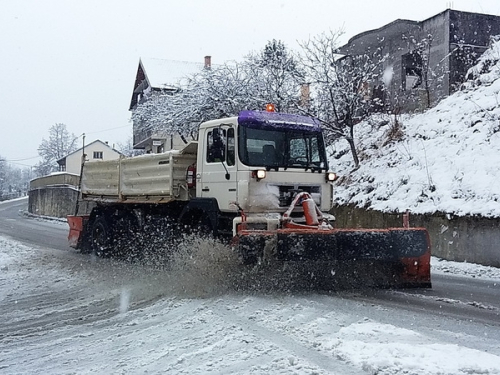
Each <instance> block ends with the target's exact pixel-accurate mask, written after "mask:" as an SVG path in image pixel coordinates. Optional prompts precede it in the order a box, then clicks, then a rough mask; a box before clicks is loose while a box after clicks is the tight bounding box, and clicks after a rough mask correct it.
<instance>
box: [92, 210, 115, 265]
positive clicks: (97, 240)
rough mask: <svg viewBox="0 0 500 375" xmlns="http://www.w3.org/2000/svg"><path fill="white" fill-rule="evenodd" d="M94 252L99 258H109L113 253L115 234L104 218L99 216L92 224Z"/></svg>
mask: <svg viewBox="0 0 500 375" xmlns="http://www.w3.org/2000/svg"><path fill="white" fill-rule="evenodd" d="M91 241H92V251H93V253H94V254H96V255H98V256H102V257H105V256H109V255H111V252H112V251H113V233H112V231H111V228H110V226H109V225H108V223H107V222H106V220H105V219H104V216H97V217H96V218H95V220H94V223H93V224H92V233H91Z"/></svg>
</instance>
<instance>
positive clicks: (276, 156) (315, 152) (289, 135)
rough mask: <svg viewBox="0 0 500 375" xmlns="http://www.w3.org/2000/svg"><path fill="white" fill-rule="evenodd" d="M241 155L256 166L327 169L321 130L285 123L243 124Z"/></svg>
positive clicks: (240, 132) (244, 160) (240, 129)
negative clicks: (270, 124) (267, 124)
mask: <svg viewBox="0 0 500 375" xmlns="http://www.w3.org/2000/svg"><path fill="white" fill-rule="evenodd" d="M238 129H239V131H238V156H239V158H240V160H241V162H242V163H243V164H245V165H248V166H253V167H266V168H267V169H277V168H305V169H313V170H324V169H327V162H326V153H325V146H324V142H323V137H322V134H321V132H318V131H307V130H304V129H290V128H288V127H286V126H285V125H283V126H282V127H269V128H266V127H260V128H255V127H248V126H244V125H243V126H240V127H239V128H238Z"/></svg>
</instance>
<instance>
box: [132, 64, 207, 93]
mask: <svg viewBox="0 0 500 375" xmlns="http://www.w3.org/2000/svg"><path fill="white" fill-rule="evenodd" d="M140 61H141V63H142V67H143V69H144V72H145V74H146V77H147V79H148V82H149V84H150V86H151V87H154V88H162V89H165V88H171V87H175V86H179V85H181V84H182V81H183V80H184V79H186V78H187V77H188V76H191V75H193V74H196V73H199V72H200V71H201V70H202V69H203V67H204V64H203V63H196V62H189V61H177V60H165V59H158V58H147V57H141V60H140Z"/></svg>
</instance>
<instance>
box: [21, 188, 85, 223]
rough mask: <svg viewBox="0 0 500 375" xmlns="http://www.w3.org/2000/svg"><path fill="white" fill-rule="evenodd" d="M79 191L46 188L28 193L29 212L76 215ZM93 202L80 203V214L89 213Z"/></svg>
mask: <svg viewBox="0 0 500 375" xmlns="http://www.w3.org/2000/svg"><path fill="white" fill-rule="evenodd" d="M77 198H78V190H77V189H76V188H75V187H74V186H45V187H41V188H37V189H33V190H30V191H29V192H28V212H29V213H32V214H35V215H42V216H51V217H62V218H65V217H66V216H68V215H74V214H75V207H76V200H77ZM93 205H94V203H93V202H80V204H79V210H78V212H79V213H80V214H82V213H89V212H90V211H91V209H92V207H93Z"/></svg>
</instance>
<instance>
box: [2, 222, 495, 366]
mask: <svg viewBox="0 0 500 375" xmlns="http://www.w3.org/2000/svg"><path fill="white" fill-rule="evenodd" d="M55 225H56V224H55ZM199 245H200V246H199V247H200V249H201V248H203V244H199ZM209 245H210V248H212V247H214V244H209ZM215 246H216V245H215ZM211 261H214V260H213V259H211ZM219 261H220V259H219ZM200 262H201V263H203V262H204V261H203V259H200ZM432 262H433V270H437V272H443V273H452V274H454V275H457V276H461V277H464V278H470V277H487V278H489V279H495V280H498V281H499V282H500V270H498V269H494V268H489V267H482V266H477V265H471V264H461V263H460V264H457V263H454V262H447V261H441V260H439V259H436V258H434V259H433V260H432ZM201 269H202V268H196V267H194V268H192V269H190V271H191V272H192V274H191V275H190V276H187V277H188V278H184V279H182V278H183V277H185V276H182V275H180V274H176V273H175V272H174V273H173V275H171V276H168V275H166V273H165V272H163V271H159V270H157V269H154V268H150V267H147V266H142V265H138V264H129V263H125V262H118V261H115V260H111V259H100V258H93V257H91V256H88V255H82V254H79V253H77V252H58V253H56V252H54V251H53V250H51V249H45V248H42V247H31V246H26V245H24V244H22V243H20V242H17V241H15V240H12V239H9V238H6V237H0V311H1V316H2V325H0V373H2V374H35V373H44V374H146V373H147V374H164V373H172V374H206V373H214V374H440V375H443V374H450V375H451V374H453V375H460V374H464V375H465V374H490V375H491V374H500V330H499V329H498V328H497V327H487V326H484V325H481V324H474V323H470V325H466V324H465V323H463V322H459V321H457V320H455V319H453V318H449V317H446V316H442V317H440V318H439V319H437V320H436V319H435V317H433V316H430V317H429V316H426V315H425V314H424V313H421V312H411V311H403V312H402V311H401V310H398V309H395V308H392V307H390V306H384V305H378V304H374V303H367V302H364V301H362V300H357V299H355V298H350V294H349V293H345V294H344V293H333V294H314V293H302V294H301V293H296V294H289V293H269V294H266V293H238V292H235V291H231V290H230V288H228V287H227V285H226V286H225V287H224V283H220V280H218V279H217V273H214V272H211V273H210V275H211V276H207V275H200V272H201ZM184 271H185V270H184ZM484 275H486V276H484ZM214 277H215V279H214ZM219 277H223V275H219ZM179 278H181V279H182V283H183V284H185V285H188V284H189V283H186V282H188V281H190V282H191V284H189V285H191V287H190V288H188V289H185V288H184V289H179V288H177V287H176V285H178V282H179ZM189 278H191V279H189ZM395 293H399V292H395Z"/></svg>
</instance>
